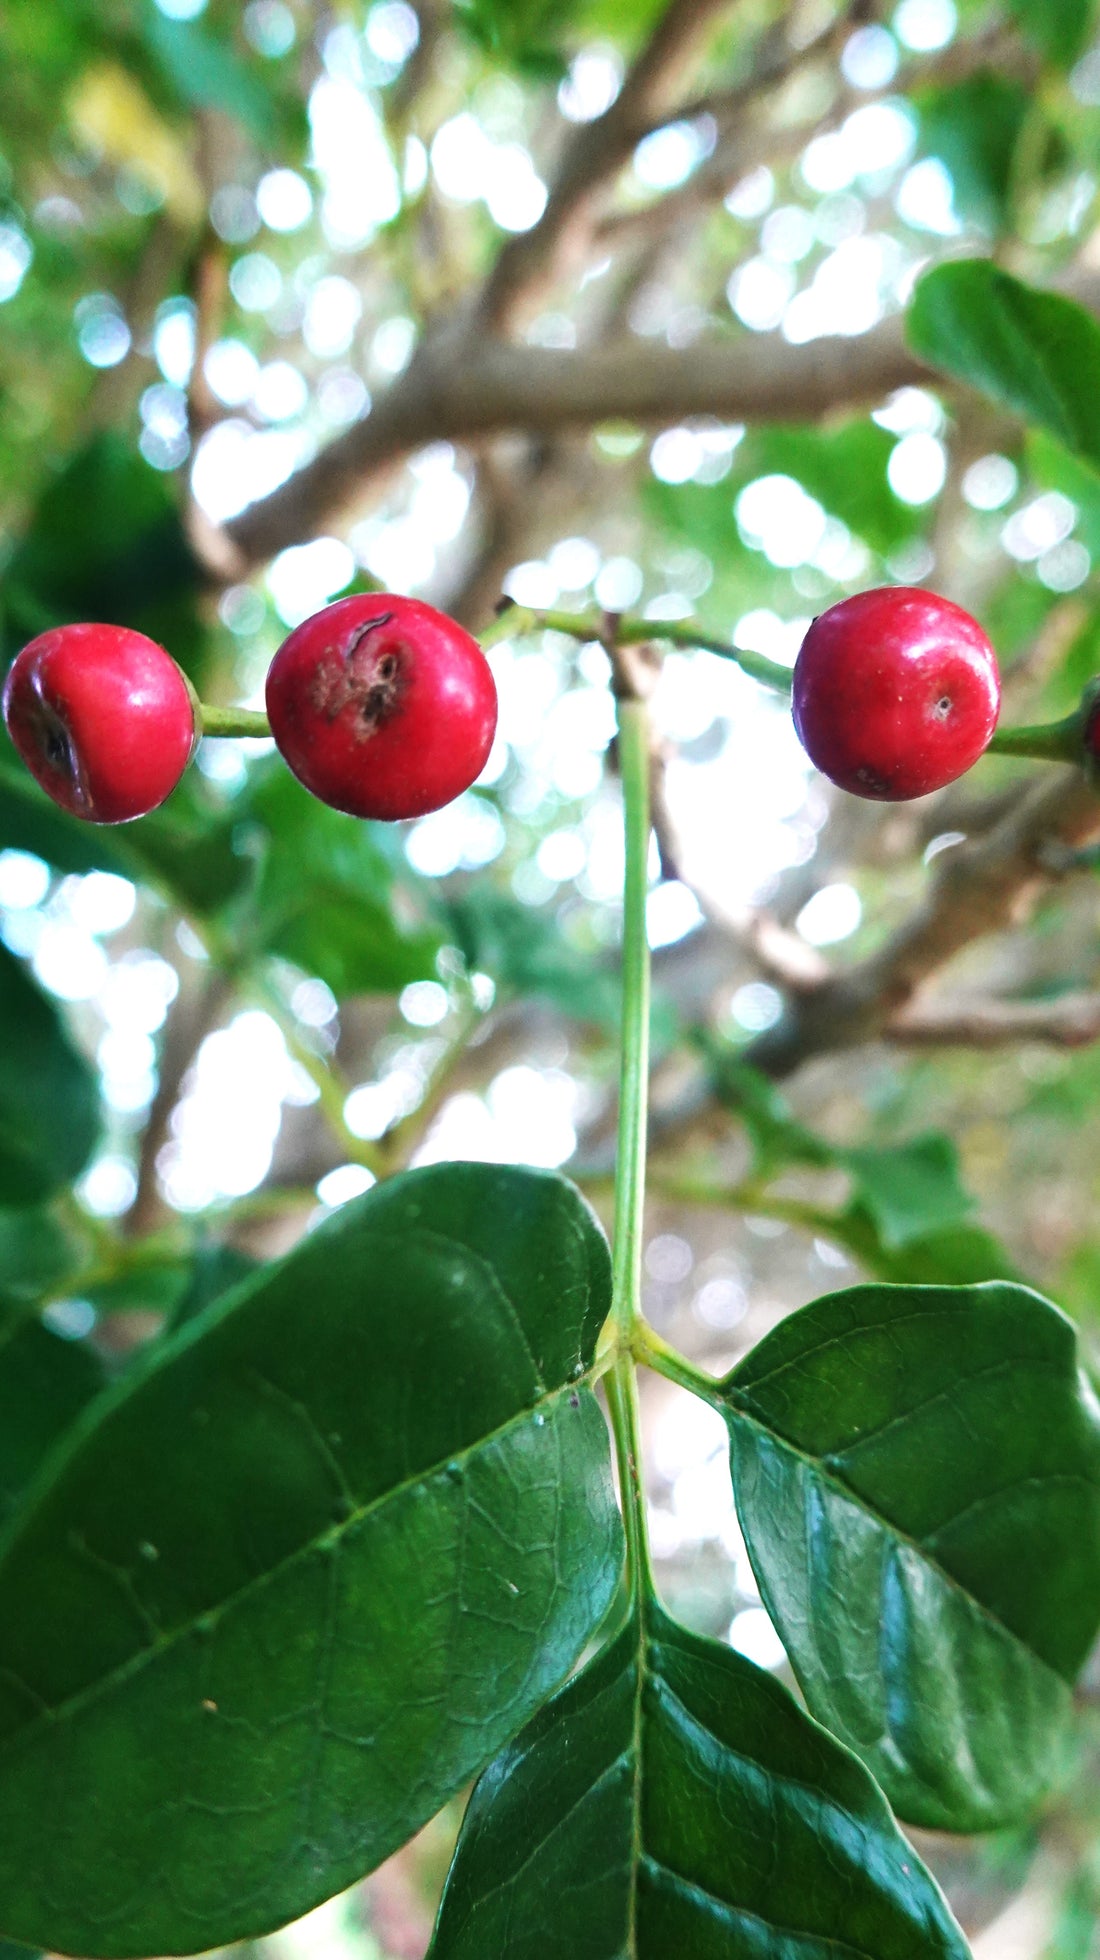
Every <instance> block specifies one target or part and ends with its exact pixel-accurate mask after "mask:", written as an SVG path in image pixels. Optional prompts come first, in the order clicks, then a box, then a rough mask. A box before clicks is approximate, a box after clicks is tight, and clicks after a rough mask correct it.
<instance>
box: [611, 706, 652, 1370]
mask: <svg viewBox="0 0 1100 1960" xmlns="http://www.w3.org/2000/svg"><path fill="white" fill-rule="evenodd" d="M618 721H619V766H620V770H621V772H622V783H623V813H624V824H625V830H626V875H625V880H624V885H623V1023H622V1060H621V1067H620V1077H619V1084H620V1087H619V1139H618V1150H617V1152H616V1157H615V1259H614V1295H613V1298H614V1313H615V1321H616V1325H617V1328H618V1331H619V1334H620V1337H621V1339H622V1342H623V1344H624V1346H629V1344H630V1341H631V1339H632V1337H633V1333H634V1329H635V1326H636V1325H637V1323H638V1320H639V1319H640V1317H641V1290H642V1212H643V1207H644V1204H645V1155H646V1098H647V1094H648V1090H649V942H648V940H647V938H646V917H645V914H646V894H647V891H648V887H649V877H648V866H649V727H648V722H647V718H646V712H645V709H644V707H643V706H642V703H641V702H640V701H633V700H629V701H622V700H621V701H620V702H619V703H618Z"/></svg>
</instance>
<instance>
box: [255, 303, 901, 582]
mask: <svg viewBox="0 0 1100 1960" xmlns="http://www.w3.org/2000/svg"><path fill="white" fill-rule="evenodd" d="M928 379H929V374H928V370H927V368H925V367H923V366H922V364H921V363H920V362H919V361H917V360H916V359H915V358H914V356H913V355H912V354H910V353H909V351H908V349H907V348H906V346H905V343H904V340H903V338H902V330H901V323H900V321H898V320H889V321H886V322H885V323H884V324H883V325H882V326H881V327H878V328H876V329H875V331H874V332H873V333H868V334H864V335H862V336H861V337H859V338H849V337H846V336H844V335H835V336H829V337H823V338H822V339H820V340H814V341H810V342H809V343H808V344H807V345H804V346H794V347H793V346H790V345H788V343H787V342H786V341H784V340H782V339H781V338H780V337H779V336H778V335H772V334H768V335H754V336H751V337H750V336H747V335H741V334H738V335H736V336H735V337H734V336H731V337H730V338H729V339H728V340H722V341H714V342H712V343H710V344H705V343H704V344H696V345H694V346H692V347H690V348H686V349H683V350H681V349H677V348H671V347H664V346H657V345H653V344H651V343H649V342H645V341H640V340H633V339H631V340H624V341H623V342H621V343H620V344H619V345H617V346H606V347H598V348H593V349H591V350H588V351H583V352H577V353H567V352H563V351H560V350H558V349H552V348H542V347H519V346H509V345H508V344H507V343H505V342H502V341H491V340H480V341H471V340H469V339H467V338H466V337H465V336H464V335H463V336H462V337H461V338H459V337H457V336H455V337H451V336H450V335H448V336H442V337H440V338H439V339H438V340H435V341H433V342H430V343H426V344H425V346H424V347H423V348H422V349H421V350H420V352H419V353H418V355H417V356H416V358H415V359H414V361H413V363H412V365H411V366H410V367H409V368H408V369H407V370H406V372H405V374H404V375H403V376H402V377H401V379H400V380H399V381H397V382H395V384H394V386H393V387H392V388H391V389H390V390H389V392H388V393H387V394H386V395H384V396H383V397H382V399H381V400H380V401H379V402H378V403H377V404H376V406H375V408H374V410H373V412H372V413H371V414H370V415H369V416H367V417H366V419H365V420H364V421H362V422H355V423H353V424H352V426H351V428H349V429H347V430H345V432H344V434H343V435H341V436H338V437H337V438H336V440H335V441H334V442H332V443H330V444H329V445H328V447H327V448H326V449H324V450H322V451H321V453H320V455H319V456H316V457H314V459H313V461H312V462H310V463H306V464H305V465H304V466H303V468H302V469H300V470H298V471H297V472H296V474H295V475H294V476H292V477H291V478H290V479H289V481H288V482H287V483H284V484H282V485H281V486H280V487H279V489H277V490H273V491H272V492H271V493H270V495H268V496H266V497H261V498H259V499H258V500H257V502H256V503H254V504H251V505H250V506H249V508H248V509H247V510H246V511H243V512H242V514H241V516H240V517H238V518H235V519H234V520H233V522H232V523H231V524H230V525H228V526H227V527H226V529H227V536H228V538H229V540H230V542H231V544H232V546H234V547H235V549H236V552H237V554H238V556H239V560H240V571H241V572H243V571H244V570H245V569H247V567H248V566H249V565H256V564H262V563H264V562H266V560H267V559H269V558H272V557H274V555H275V553H276V552H278V551H282V550H283V549H285V547H286V546H287V545H290V544H298V543H300V542H301V541H302V540H303V539H305V538H309V537H313V536H315V535H316V533H317V532H318V531H320V530H322V529H323V528H324V526H325V525H326V524H330V523H332V522H334V521H335V520H336V518H337V517H338V516H339V515H340V513H341V512H342V511H344V510H346V509H347V507H348V505H349V504H350V503H351V502H353V501H354V499H355V498H356V497H358V496H360V495H361V494H362V492H363V491H364V489H365V488H366V486H367V485H368V484H369V483H371V482H372V481H374V480H376V479H377V478H378V477H380V476H382V475H384V474H385V473H386V472H387V471H389V470H390V469H392V468H393V467H394V465H395V464H396V463H397V462H399V461H400V459H401V458H402V457H404V456H406V455H408V454H409V453H410V451H412V450H414V449H418V448H421V447H423V446H424V445H425V444H427V443H429V442H439V441H450V442H456V441H457V442H461V441H463V440H468V439H470V438H472V437H475V436H488V435H501V434H504V433H505V432H509V431H512V430H519V431H521V432H524V433H527V434H530V435H547V436H549V435H557V434H559V433H560V432H561V431H563V430H565V429H588V428H592V427H594V426H595V425H596V424H598V423H600V422H605V421H610V420H615V419H620V418H621V419H623V420H627V421H631V422H636V423H640V424H642V425H643V426H645V427H649V428H660V427H662V426H665V425H667V424H668V423H670V422H675V421H677V420H679V419H680V418H682V417H684V416H689V415H717V416H721V417H724V418H725V419H726V420H728V421H731V422H805V421H814V420H816V419H817V418H818V417H820V416H823V415H828V414H843V413H844V411H845V410H850V409H855V408H861V407H865V406H867V405H868V404H870V403H874V402H878V401H881V400H882V398H883V396H884V395H887V394H889V393H890V391H891V390H892V389H894V388H900V387H902V386H904V385H906V384H909V383H913V384H916V383H919V382H927V381H928ZM238 575H240V573H239V574H238Z"/></svg>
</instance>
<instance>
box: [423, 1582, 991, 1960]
mask: <svg viewBox="0 0 1100 1960" xmlns="http://www.w3.org/2000/svg"><path fill="white" fill-rule="evenodd" d="M776 1900H782V1902H783V1905H782V1911H783V1915H784V1918H785V1919H789V1918H790V1917H795V1916H798V1917H799V1918H800V1919H801V1921H802V1923H801V1924H800V1925H797V1926H791V1925H790V1924H789V1923H787V1924H783V1923H780V1922H779V1921H778V1919H777V1917H776V1914H775V1910H774V1901H776ZM551 1902H552V1904H551ZM742 1941H743V1942H744V1944H743V1945H742ZM741 1951H745V1952H750V1951H751V1952H754V1953H755V1952H757V1951H760V1952H763V1951H766V1952H767V1953H768V1954H769V1955H772V1956H774V1960H809V1956H813V1960H825V1956H826V1954H834V1955H835V1954H841V1955H844V1956H847V1957H848V1960H855V1957H856V1956H866V1955H868V1954H870V1953H873V1954H874V1955H875V1960H891V1956H893V1955H897V1956H898V1960H900V1956H901V1955H905V1956H906V1960H931V1956H933V1955H937V1956H940V1960H947V1957H948V1956H950V1960H962V1956H963V1955H964V1954H965V1951H966V1949H965V1944H964V1942H963V1940H962V1937H961V1935H960V1934H959V1932H958V1929H957V1927H956V1926H955V1924H954V1921H953V1920H952V1919H951V1916H950V1913H949V1912H948V1910H947V1908H946V1906H945V1905H944V1902H943V1900H942V1898H941V1897H940V1895H939V1893H938V1891H937V1888H936V1886H935V1884H934V1882H933V1881H932V1880H931V1879H930V1878H929V1876H928V1874H927V1873H926V1872H925V1871H924V1868H923V1867H922V1866H921V1864H920V1861H919V1860H918V1859H917V1858H916V1856H915V1855H914V1853H913V1852H912V1851H911V1849H910V1847H909V1846H908V1845H906V1844H905V1843H904V1840H903V1839H902V1838H901V1837H900V1836H899V1834H898V1833H897V1831H896V1829H895V1827H894V1824H893V1821H892V1819H891V1818H890V1816H889V1812H888V1811H887V1808H886V1805H885V1803H884V1801H883V1799H882V1796H881V1793H880V1792H879V1791H878V1790H877V1789H876V1788H875V1786H874V1784H873V1783H872V1781H871V1779H870V1777H869V1776H868V1775H867V1773H866V1771H864V1770H863V1769H862V1767H861V1766H860V1765H859V1764H858V1763H857V1762H856V1760H855V1758H854V1757H852V1756H851V1755H849V1753H848V1752H847V1751H846V1750H845V1749H843V1748H842V1747H841V1746H840V1745H839V1744H838V1743H836V1742H834V1741H833V1739H832V1737H830V1736H828V1735H826V1734H825V1732H824V1730H822V1729H820V1728H819V1727H818V1726H817V1724H816V1723H815V1722H813V1721H812V1720H811V1719H810V1718H809V1717H808V1716H806V1715H805V1714H804V1713H803V1712H802V1710H801V1709H799V1708H798V1707H797V1705H796V1704H795V1702H794V1701H793V1700H792V1698H791V1697H790V1695H788V1694H787V1692H786V1690H785V1689H784V1688H782V1687H781V1686H780V1685H779V1683H778V1682H776V1681H774V1680H773V1679H772V1678H771V1677H770V1676H768V1675H765V1674H764V1673H763V1672H762V1671H761V1670H760V1669H758V1668H756V1667H754V1666H753V1665H752V1663H751V1662H749V1661H746V1660H744V1659H743V1658H742V1657H741V1656H740V1655H737V1654H735V1653H733V1652H732V1650H730V1649H728V1648H724V1647H720V1646H719V1645H718V1644H717V1642H714V1641H709V1640H703V1639H700V1638H699V1637H698V1636H696V1635H694V1634H690V1633H688V1632H687V1631H686V1630H685V1629H684V1628H682V1627H679V1626H676V1625H675V1624H674V1623H673V1622H672V1621H671V1620H669V1619H668V1618H667V1617H666V1616H665V1615H664V1614H663V1613H661V1612H660V1611H659V1610H658V1609H656V1608H655V1607H654V1606H652V1605H649V1606H647V1608H646V1611H645V1616H644V1619H643V1620H642V1622H641V1623H640V1624H639V1623H635V1624H632V1625H631V1626H628V1628H627V1629H626V1630H625V1632H624V1633H623V1634H621V1635H620V1636H619V1638H618V1639H617V1640H616V1641H614V1642H613V1643H612V1644H611V1645H610V1646H609V1647H606V1648H605V1649H604V1650H603V1652H602V1653H600V1654H599V1655H597V1657H596V1659H595V1660H594V1661H592V1662H590V1663H589V1665H588V1666H587V1667H586V1668H585V1669H583V1670H582V1672H581V1673H580V1674H578V1675H576V1676H575V1677H574V1678H573V1680H572V1681H570V1682H569V1684H568V1686H567V1687H566V1688H564V1689H563V1690H562V1691H561V1693H560V1694H559V1695H557V1696H556V1697H555V1699H554V1701H553V1702H551V1703H550V1704H548V1705H547V1707H545V1708H543V1709H541V1710H540V1711H539V1713H538V1715H537V1716H536V1717H535V1718H534V1720H533V1721H532V1722H531V1723H530V1724H529V1725H528V1727H527V1729H526V1730H525V1731H524V1733H523V1734H522V1735H521V1736H519V1737H518V1738H517V1739H516V1741H515V1742H514V1743H513V1744H511V1745H510V1746H509V1748H508V1749H506V1750H505V1751H504V1752H503V1753H502V1755H501V1756H499V1757H498V1758H497V1759H496V1761H495V1762H494V1763H493V1764H491V1765H490V1767H489V1769H488V1770H486V1772H485V1774H484V1776H483V1777H482V1779H481V1781H480V1782H479V1784H478V1785H477V1788H476V1789H475V1791H474V1794H473V1797H472V1798H471V1801H470V1806H469V1810H468V1812H467V1817H466V1820H465V1822H464V1824H463V1827H462V1832H461V1834H460V1837H459V1843H458V1849H457V1851H456V1854H455V1860H454V1864H453V1866H452V1870H451V1875H450V1878H449V1880H448V1884H447V1890H446V1891H445V1893H444V1897H443V1904H442V1907H441V1909H440V1915H439V1920H438V1922H437V1926H436V1931H435V1937H434V1939H433V1943H432V1946H431V1948H430V1950H429V1960H475V1956H478V1960H480V1956H483V1955H485V1954H488V1953H505V1952H506V1953H507V1954H508V1955H509V1960H535V1956H536V1955H538V1956H540V1960H544V1957H545V1960H551V1957H552V1956H554V1955H557V1954H561V1955H563V1956H565V1955H567V1954H568V1955H570V1956H572V1955H574V1954H576V1955H580V1956H583V1960H620V1956H625V1955H627V1954H630V1955H637V1956H640V1957H641V1956H644V1960H657V1956H658V1955H662V1956H663V1955H667V1954H671V1953H675V1954H677V1955H683V1956H684V1960H711V1957H712V1956H713V1960H727V1956H728V1955H729V1954H730V1953H731V1952H741Z"/></svg>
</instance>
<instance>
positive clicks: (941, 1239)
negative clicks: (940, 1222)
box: [844, 1205, 1021, 1286]
mask: <svg viewBox="0 0 1100 1960" xmlns="http://www.w3.org/2000/svg"><path fill="white" fill-rule="evenodd" d="M845 1226H846V1232H845V1238H844V1243H845V1244H846V1245H848V1246H850V1248H851V1250H852V1251H853V1252H854V1253H855V1255H856V1257H857V1258H858V1259H860V1260H862V1262H863V1264H864V1265H865V1266H867V1267H868V1269H869V1270H870V1271H871V1272H873V1273H876V1274H877V1275H878V1277H879V1278H880V1279H888V1280H893V1281H896V1282H897V1283H898V1284H899V1285H903V1286H977V1285H979V1284H980V1283H981V1282H982V1281H983V1280H987V1279H1007V1280H1019V1279H1020V1277H1021V1275H1020V1272H1019V1269H1018V1267H1017V1266H1016V1264H1015V1261H1014V1260H1012V1259H1011V1258H1010V1257H1009V1255H1008V1253H1007V1252H1006V1251H1005V1249H1004V1246H1003V1245H1001V1244H1000V1242H999V1240H997V1239H995V1238H994V1237H993V1234H992V1232H987V1231H985V1230H984V1229H983V1227H982V1226H980V1225H951V1226H948V1227H946V1228H945V1230H943V1231H935V1232H924V1233H922V1235H921V1236H920V1238H913V1239H908V1240H907V1241H906V1243H905V1244H904V1245H903V1246H900V1247H898V1248H897V1249H893V1248H890V1247H887V1246H885V1245H884V1244H883V1242H882V1239H881V1238H880V1237H879V1234H878V1231H877V1230H876V1228H875V1225H874V1223H873V1221H872V1219H871V1217H870V1214H869V1213H868V1212H867V1211H866V1210H864V1208H863V1207H862V1206H860V1205H855V1206H853V1207H852V1209H851V1210H850V1211H849V1212H848V1213H847V1214H846V1219H845Z"/></svg>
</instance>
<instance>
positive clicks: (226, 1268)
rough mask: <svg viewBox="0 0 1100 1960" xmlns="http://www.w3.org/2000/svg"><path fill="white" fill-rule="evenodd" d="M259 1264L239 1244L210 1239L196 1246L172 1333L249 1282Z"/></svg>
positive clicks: (174, 1312)
mask: <svg viewBox="0 0 1100 1960" xmlns="http://www.w3.org/2000/svg"><path fill="white" fill-rule="evenodd" d="M258 1264H259V1262H258V1261H257V1260H255V1259H253V1258H252V1256H251V1254H249V1253H247V1252H241V1251H240V1250H239V1248H238V1247H237V1246H235V1245H219V1244H218V1242H217V1240H214V1239H208V1240H204V1241H202V1242H200V1244H199V1245H197V1246H196V1248H195V1251H194V1254H193V1257H192V1259H191V1263H190V1269H189V1271H188V1274H187V1278H186V1280H185V1282H184V1287H183V1290H182V1292H181V1293H180V1294H179V1296H178V1298H177V1299H176V1300H175V1302H174V1303H173V1306H172V1310H171V1316H170V1321H169V1331H170V1332H171V1333H173V1334H174V1333H175V1331H176V1328H177V1327H182V1326H183V1324H184V1322H185V1321H187V1320H194V1319H195V1317H196V1315H197V1314H200V1313H204V1312H205V1311H206V1308H207V1307H209V1306H210V1305H211V1304H212V1302H213V1301H215V1300H220V1299H221V1297H222V1294H223V1293H228V1292H229V1289H230V1288H231V1287H233V1286H237V1285H239V1284H240V1282H241V1281H242V1280H244V1279H248V1278H250V1277H251V1275H252V1274H253V1273H254V1272H255V1271H256V1269H257V1266H258Z"/></svg>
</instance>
